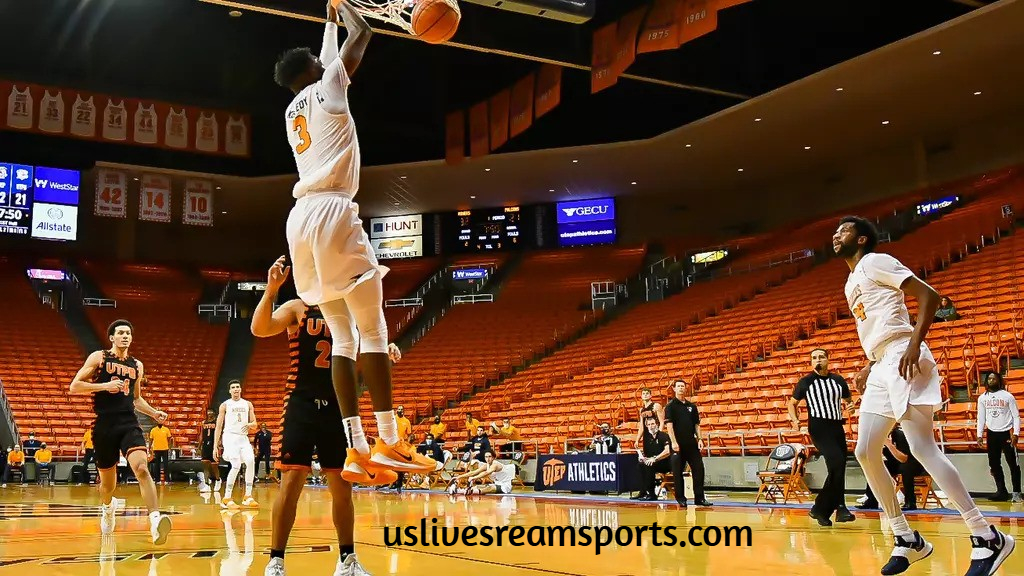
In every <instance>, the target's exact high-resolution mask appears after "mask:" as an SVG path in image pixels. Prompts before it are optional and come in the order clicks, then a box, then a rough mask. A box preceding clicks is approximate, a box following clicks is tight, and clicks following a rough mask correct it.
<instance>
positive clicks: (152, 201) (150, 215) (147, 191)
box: [139, 174, 171, 222]
mask: <svg viewBox="0 0 1024 576" xmlns="http://www.w3.org/2000/svg"><path fill="white" fill-rule="evenodd" d="M139 220H148V221H150V222H170V221H171V179H170V178H168V177H167V176H159V175H156V174H145V175H143V176H142V188H140V189H139Z"/></svg>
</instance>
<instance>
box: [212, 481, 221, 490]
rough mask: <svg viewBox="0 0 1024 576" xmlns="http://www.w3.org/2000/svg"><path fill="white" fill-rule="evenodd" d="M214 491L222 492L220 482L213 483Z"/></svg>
mask: <svg viewBox="0 0 1024 576" xmlns="http://www.w3.org/2000/svg"><path fill="white" fill-rule="evenodd" d="M213 491H214V492H220V480H217V481H216V482H214V483H213Z"/></svg>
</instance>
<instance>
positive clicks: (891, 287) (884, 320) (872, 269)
mask: <svg viewBox="0 0 1024 576" xmlns="http://www.w3.org/2000/svg"><path fill="white" fill-rule="evenodd" d="M913 275H914V273H913V272H911V271H910V269H909V268H907V267H906V266H904V265H903V264H902V263H901V262H900V261H899V260H897V259H895V258H893V257H892V256H890V255H888V254H878V253H871V254H865V255H864V257H863V258H861V259H860V262H858V263H857V265H856V266H855V267H854V269H853V272H851V273H850V277H849V278H848V279H847V280H846V301H847V303H849V305H850V311H851V312H852V313H853V317H854V319H855V321H856V322H857V335H858V336H860V343H861V346H862V347H863V348H864V353H865V354H867V356H868V359H869V360H871V361H873V362H874V361H878V360H879V357H878V356H880V355H881V353H882V350H879V347H880V346H881V345H883V344H885V343H887V342H889V341H891V340H894V339H896V338H897V337H899V336H910V335H911V334H912V333H913V332H914V327H913V326H912V325H911V324H910V313H909V312H908V311H907V303H906V301H905V299H904V296H903V290H902V289H901V288H900V287H901V286H903V283H904V282H905V281H906V280H907V279H908V278H910V277H911V276H913Z"/></svg>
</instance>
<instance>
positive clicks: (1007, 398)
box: [978, 390, 1020, 438]
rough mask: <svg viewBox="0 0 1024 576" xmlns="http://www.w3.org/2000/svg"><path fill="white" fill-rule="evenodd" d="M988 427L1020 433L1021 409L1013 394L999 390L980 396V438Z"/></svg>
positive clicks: (994, 430) (994, 429) (998, 430)
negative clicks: (1018, 407)
mask: <svg viewBox="0 0 1024 576" xmlns="http://www.w3.org/2000/svg"><path fill="white" fill-rule="evenodd" d="M986 428H987V429H989V430H991V431H993V432H1006V431H1008V430H1013V433H1014V434H1015V435H1020V411H1019V410H1018V409H1017V399H1016V398H1014V397H1013V394H1010V393H1009V392H1007V391H1006V390H999V391H998V392H985V393H984V394H982V395H981V396H979V397H978V438H981V437H982V433H983V432H984V431H985V429H986Z"/></svg>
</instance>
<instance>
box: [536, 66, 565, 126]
mask: <svg viewBox="0 0 1024 576" xmlns="http://www.w3.org/2000/svg"><path fill="white" fill-rule="evenodd" d="M561 101H562V67H561V66H556V65H554V64H544V65H542V66H541V67H540V72H538V73H537V96H536V100H535V101H534V106H533V117H534V118H535V119H536V118H540V117H541V116H543V115H545V114H547V113H548V112H551V111H552V110H554V109H555V107H556V106H558V104H559V103H561Z"/></svg>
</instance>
